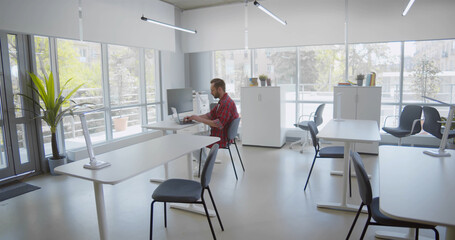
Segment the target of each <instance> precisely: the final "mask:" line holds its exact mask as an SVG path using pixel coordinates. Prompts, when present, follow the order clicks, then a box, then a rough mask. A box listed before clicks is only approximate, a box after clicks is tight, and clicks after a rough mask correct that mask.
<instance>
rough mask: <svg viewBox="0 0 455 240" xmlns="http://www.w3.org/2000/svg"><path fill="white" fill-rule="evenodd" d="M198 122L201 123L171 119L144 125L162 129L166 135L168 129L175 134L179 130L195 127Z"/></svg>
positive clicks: (149, 127) (144, 126)
mask: <svg viewBox="0 0 455 240" xmlns="http://www.w3.org/2000/svg"><path fill="white" fill-rule="evenodd" d="M198 124H200V123H199V122H194V123H192V124H177V123H176V122H175V121H173V120H170V119H169V120H166V121H161V122H157V123H152V124H147V125H143V126H142V127H143V128H147V129H155V130H161V131H163V135H166V131H168V130H169V131H172V132H173V133H174V134H175V133H177V131H178V130H182V129H185V128H189V127H193V126H196V125H198Z"/></svg>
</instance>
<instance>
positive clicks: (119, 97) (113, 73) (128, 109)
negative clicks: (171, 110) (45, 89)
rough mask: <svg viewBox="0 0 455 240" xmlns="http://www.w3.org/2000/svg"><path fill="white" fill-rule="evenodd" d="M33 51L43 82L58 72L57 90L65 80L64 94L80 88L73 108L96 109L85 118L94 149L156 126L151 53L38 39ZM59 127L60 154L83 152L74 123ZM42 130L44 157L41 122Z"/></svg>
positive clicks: (46, 140) (77, 122)
mask: <svg viewBox="0 0 455 240" xmlns="http://www.w3.org/2000/svg"><path fill="white" fill-rule="evenodd" d="M103 48H104V49H105V51H103ZM52 49H56V54H54V53H51V51H52ZM34 50H35V65H36V71H37V74H38V75H39V76H41V77H43V76H46V77H47V75H48V74H49V72H50V69H54V68H55V69H58V76H55V77H54V78H55V80H56V81H58V82H56V84H59V85H60V86H61V85H63V84H65V82H66V81H67V80H68V79H71V81H70V82H69V87H68V88H69V89H72V88H74V87H76V86H78V85H79V84H83V86H82V88H80V89H79V90H78V91H77V92H76V93H75V95H73V97H72V100H74V102H76V103H90V104H92V105H91V108H92V109H99V110H98V111H94V112H90V113H87V114H86V120H87V125H88V129H89V132H90V136H91V139H92V142H93V143H94V144H97V143H102V142H106V141H111V140H113V139H114V138H120V137H127V136H131V135H134V134H139V133H141V132H143V130H142V128H141V125H143V124H146V123H152V122H156V121H157V120H158V118H159V117H158V116H159V115H160V111H161V106H160V105H161V102H160V95H159V91H157V89H159V87H160V86H159V85H158V83H159V81H156V78H155V75H156V68H155V51H154V50H152V49H140V48H132V47H125V46H117V45H107V44H101V43H92V42H81V41H73V40H67V39H54V38H48V37H41V36H35V38H34ZM55 55H56V57H54V58H53V57H52V56H55ZM102 59H106V60H107V61H103V60H102ZM53 64H55V66H52V65H53ZM103 69H106V70H107V71H106V70H103ZM103 71H105V72H103ZM54 74H55V73H54ZM64 94H65V93H64ZM62 123H63V125H62V128H61V129H59V130H58V131H61V130H63V132H62V136H64V138H63V139H60V142H61V143H63V142H64V143H65V144H64V147H65V149H66V150H70V149H77V148H80V147H85V140H84V137H83V133H82V128H81V122H80V119H79V117H78V116H74V117H73V116H65V117H64V119H63V122H62ZM42 129H43V141H44V143H45V153H46V154H50V152H51V150H50V140H51V139H50V130H49V127H48V126H47V125H46V123H44V122H43V125H42ZM61 147H62V146H61Z"/></svg>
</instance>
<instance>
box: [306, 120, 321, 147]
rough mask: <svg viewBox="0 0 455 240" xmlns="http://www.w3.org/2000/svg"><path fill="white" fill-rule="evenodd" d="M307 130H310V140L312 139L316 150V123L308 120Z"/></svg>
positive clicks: (317, 143) (317, 140)
mask: <svg viewBox="0 0 455 240" xmlns="http://www.w3.org/2000/svg"><path fill="white" fill-rule="evenodd" d="M308 130H309V131H310V135H311V140H312V141H313V147H314V149H315V150H316V151H317V150H318V149H319V147H318V145H319V139H318V138H316V135H317V134H318V132H319V131H318V128H317V127H316V123H314V122H313V121H310V122H308Z"/></svg>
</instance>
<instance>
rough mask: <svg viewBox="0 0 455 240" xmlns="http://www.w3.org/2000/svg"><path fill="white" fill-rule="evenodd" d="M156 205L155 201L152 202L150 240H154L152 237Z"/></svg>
mask: <svg viewBox="0 0 455 240" xmlns="http://www.w3.org/2000/svg"><path fill="white" fill-rule="evenodd" d="M154 204H155V201H152V204H151V205H150V240H152V235H153V206H154Z"/></svg>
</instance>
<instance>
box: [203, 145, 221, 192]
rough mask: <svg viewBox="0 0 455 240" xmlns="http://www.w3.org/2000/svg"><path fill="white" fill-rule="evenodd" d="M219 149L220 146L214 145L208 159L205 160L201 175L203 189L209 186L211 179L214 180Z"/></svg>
mask: <svg viewBox="0 0 455 240" xmlns="http://www.w3.org/2000/svg"><path fill="white" fill-rule="evenodd" d="M219 147H220V146H219V145H218V144H214V145H213V146H212V148H211V149H210V152H209V155H208V156H207V159H206V160H205V164H204V168H203V169H202V173H201V186H202V187H203V188H205V187H207V186H208V185H209V183H210V179H211V178H212V171H213V166H214V165H215V160H216V155H217V154H218V148H219Z"/></svg>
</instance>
